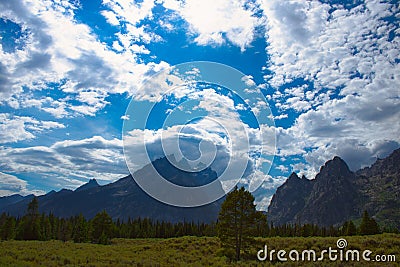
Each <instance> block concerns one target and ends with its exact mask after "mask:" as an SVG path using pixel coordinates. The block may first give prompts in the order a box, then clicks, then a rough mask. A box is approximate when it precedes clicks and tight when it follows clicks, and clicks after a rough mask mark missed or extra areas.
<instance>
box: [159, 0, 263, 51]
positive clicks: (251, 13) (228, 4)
mask: <svg viewBox="0 0 400 267" xmlns="http://www.w3.org/2000/svg"><path fill="white" fill-rule="evenodd" d="M163 5H164V7H166V8H168V9H170V10H174V11H176V12H177V13H178V14H179V16H180V17H182V18H183V19H184V20H185V21H186V22H187V23H188V25H189V30H190V33H191V35H193V38H194V42H196V43H197V44H199V45H221V44H223V43H225V42H226V41H229V42H231V43H232V44H234V45H236V46H238V47H240V48H241V50H245V49H246V47H248V46H249V45H250V43H251V42H252V41H253V39H254V36H255V28H256V27H257V26H259V25H260V21H259V18H257V16H256V12H257V11H258V7H257V6H256V5H254V4H251V3H250V2H246V1H235V0H228V1H226V0H205V1H204V0H203V1H196V0H190V1H184V2H180V1H175V0H164V1H163Z"/></svg>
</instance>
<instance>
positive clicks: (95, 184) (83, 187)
mask: <svg viewBox="0 0 400 267" xmlns="http://www.w3.org/2000/svg"><path fill="white" fill-rule="evenodd" d="M98 186H100V185H99V183H98V182H97V180H96V179H95V178H93V179H90V180H89V182H87V183H86V184H83V185H81V186H80V187H78V188H77V189H75V191H82V190H87V189H90V188H93V187H98Z"/></svg>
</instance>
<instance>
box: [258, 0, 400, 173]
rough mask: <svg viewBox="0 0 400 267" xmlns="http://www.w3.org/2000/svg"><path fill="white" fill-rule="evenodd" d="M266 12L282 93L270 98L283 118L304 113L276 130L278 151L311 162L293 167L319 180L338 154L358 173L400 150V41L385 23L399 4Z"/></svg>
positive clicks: (268, 7) (276, 7) (274, 78)
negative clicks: (326, 164)
mask: <svg viewBox="0 0 400 267" xmlns="http://www.w3.org/2000/svg"><path fill="white" fill-rule="evenodd" d="M261 6H262V9H263V12H264V15H265V17H266V20H267V35H266V38H267V41H268V46H267V48H266V51H267V53H269V54H270V55H271V58H270V61H269V62H268V69H269V70H271V71H272V72H273V74H271V75H267V76H265V78H266V79H267V80H268V81H269V82H270V83H271V85H272V86H273V87H274V88H275V90H276V91H275V93H274V94H273V96H272V97H271V98H272V99H273V100H274V101H275V106H276V107H277V108H278V109H279V110H281V111H282V112H289V110H291V111H290V112H295V113H297V119H296V120H295V123H294V124H293V125H289V126H286V128H282V127H280V128H278V129H277V133H278V144H277V147H278V151H279V153H280V155H283V156H285V155H302V156H304V158H305V159H306V161H307V164H305V165H302V166H300V165H299V164H293V166H292V168H293V169H294V170H301V171H303V172H305V173H308V174H309V177H310V178H312V177H313V174H315V172H316V171H317V170H318V169H319V166H320V165H322V164H323V163H324V162H325V161H326V160H328V159H330V158H332V157H333V156H334V155H339V156H341V157H343V158H344V159H345V160H346V161H347V162H348V164H349V166H350V168H351V169H353V170H356V169H358V168H360V167H363V166H366V165H369V164H371V163H372V162H373V161H374V159H376V157H378V156H380V155H387V154H388V153H390V151H392V150H393V149H395V148H397V147H398V146H399V143H400V139H399V135H398V132H399V131H400V123H399V122H398V120H397V119H396V118H397V117H398V116H399V112H400V110H399V108H398V107H399V104H400V101H399V91H398V88H399V87H400V75H399V73H400V72H399V71H400V68H399V65H398V63H396V62H398V60H399V55H400V54H399V50H398V46H399V41H400V38H399V33H398V31H396V24H395V23H393V21H392V20H391V19H386V18H388V17H390V16H396V13H398V5H392V4H390V3H384V2H380V1H373V0H371V1H366V2H365V3H360V4H359V5H355V6H354V7H350V8H349V7H344V6H341V5H330V4H328V3H321V2H317V1H290V2H282V1H262V2H261ZM298 83H300V86H295V87H293V84H298ZM302 83H303V84H302ZM282 117H283V118H284V115H282ZM279 118H281V116H279ZM306 151H307V152H306Z"/></svg>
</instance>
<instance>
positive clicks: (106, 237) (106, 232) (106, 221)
mask: <svg viewBox="0 0 400 267" xmlns="http://www.w3.org/2000/svg"><path fill="white" fill-rule="evenodd" d="M91 225H92V242H94V243H100V244H109V243H110V239H111V237H112V229H113V221H112V219H111V217H110V216H109V215H108V214H107V212H106V211H105V210H103V211H102V212H100V213H97V214H96V216H95V217H94V218H93V220H92V222H91Z"/></svg>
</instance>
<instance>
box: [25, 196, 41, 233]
mask: <svg viewBox="0 0 400 267" xmlns="http://www.w3.org/2000/svg"><path fill="white" fill-rule="evenodd" d="M20 231H21V234H20V237H22V239H24V240H39V239H40V238H41V231H40V218H39V202H38V199H37V197H36V196H35V197H33V199H32V201H31V202H30V203H29V204H28V210H27V214H26V215H25V216H24V217H23V218H22V222H21V224H20Z"/></svg>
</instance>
